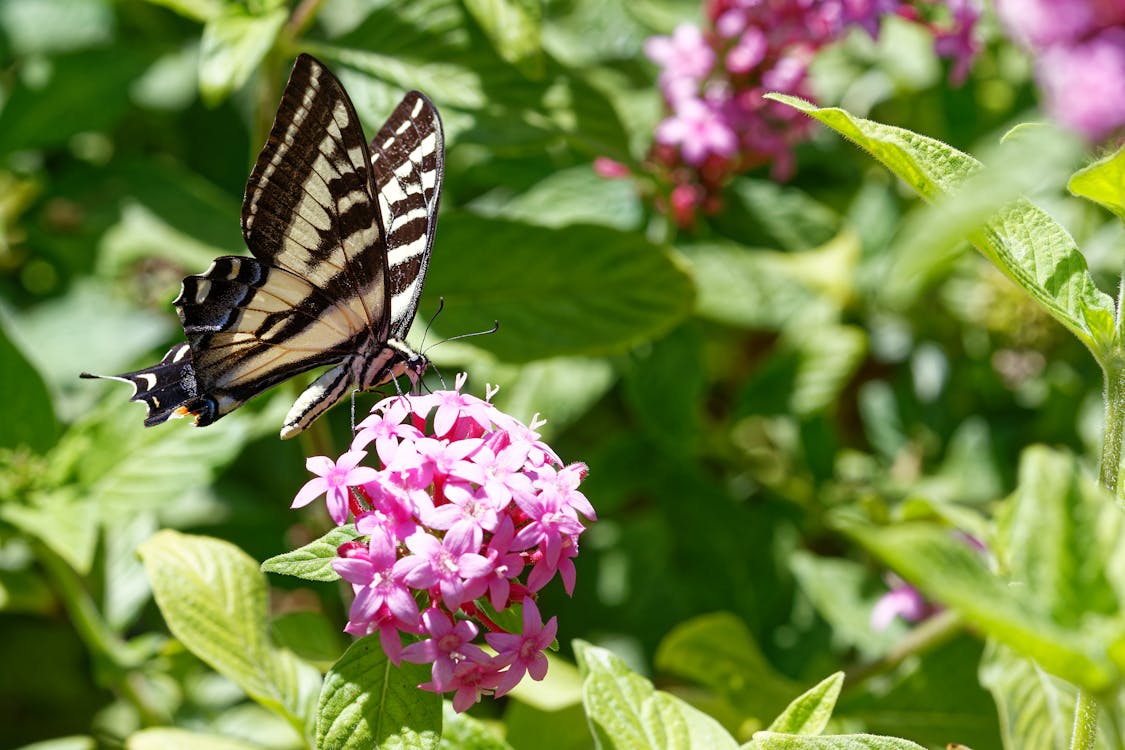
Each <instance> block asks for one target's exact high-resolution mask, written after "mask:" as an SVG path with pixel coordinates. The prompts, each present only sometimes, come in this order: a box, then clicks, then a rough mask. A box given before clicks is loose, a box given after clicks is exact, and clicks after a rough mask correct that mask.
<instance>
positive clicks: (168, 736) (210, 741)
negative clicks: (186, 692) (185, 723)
mask: <svg viewBox="0 0 1125 750" xmlns="http://www.w3.org/2000/svg"><path fill="white" fill-rule="evenodd" d="M258 748H260V746H259V745H253V744H250V743H249V742H243V741H241V740H236V739H234V738H231V737H223V736H220V735H217V734H201V733H199V732H189V731H188V730H186V729H176V728H173V727H155V728H153V729H142V730H141V731H139V732H134V733H133V734H131V735H129V737H128V739H126V740H125V750H258Z"/></svg>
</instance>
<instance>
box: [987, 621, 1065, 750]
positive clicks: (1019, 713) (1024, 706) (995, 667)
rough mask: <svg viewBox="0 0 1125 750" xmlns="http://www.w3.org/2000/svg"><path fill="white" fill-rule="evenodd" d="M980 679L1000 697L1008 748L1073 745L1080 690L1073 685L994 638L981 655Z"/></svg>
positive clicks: (998, 704)
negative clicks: (1075, 712)
mask: <svg viewBox="0 0 1125 750" xmlns="http://www.w3.org/2000/svg"><path fill="white" fill-rule="evenodd" d="M980 681H981V684H982V685H984V686H985V687H986V688H988V690H989V691H990V692H991V693H992V697H993V698H994V699H995V701H996V708H997V710H998V713H999V715H1000V719H1001V725H1000V731H1001V733H1002V739H1003V740H1004V747H1011V748H1017V747H1018V748H1020V750H1054V748H1059V747H1066V746H1067V745H1068V743H1069V741H1070V732H1071V727H1072V724H1073V723H1074V702H1075V695H1076V693H1077V689H1076V688H1075V687H1074V686H1073V685H1070V684H1068V683H1067V682H1065V681H1064V680H1061V679H1059V678H1058V677H1052V676H1051V675H1050V674H1048V673H1047V672H1045V671H1044V670H1043V669H1042V668H1041V667H1039V665H1037V664H1036V663H1035V662H1034V661H1032V660H1031V659H1028V658H1025V657H1022V656H1020V655H1019V654H1017V653H1016V652H1015V651H1013V650H1012V649H1010V648H1008V647H1006V646H1003V645H1001V644H1000V643H998V642H996V641H995V640H993V639H989V641H988V646H987V647H986V649H985V652H984V657H983V658H982V659H981V664H980Z"/></svg>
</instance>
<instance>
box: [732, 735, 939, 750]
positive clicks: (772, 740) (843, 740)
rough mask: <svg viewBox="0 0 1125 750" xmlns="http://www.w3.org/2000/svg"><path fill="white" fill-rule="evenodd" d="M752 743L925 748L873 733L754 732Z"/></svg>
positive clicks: (765, 747) (811, 748)
mask: <svg viewBox="0 0 1125 750" xmlns="http://www.w3.org/2000/svg"><path fill="white" fill-rule="evenodd" d="M754 745H755V746H756V747H757V748H758V749H759V750H925V748H923V747H922V746H921V745H918V744H915V743H913V742H911V741H910V740H902V739H899V738H897V737H880V736H878V735H874V734H833V735H824V736H822V737H802V736H800V735H795V734H775V733H773V732H756V733H755V734H754Z"/></svg>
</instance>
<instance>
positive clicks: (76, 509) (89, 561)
mask: <svg viewBox="0 0 1125 750" xmlns="http://www.w3.org/2000/svg"><path fill="white" fill-rule="evenodd" d="M75 492H76V490H75V488H73V487H71V488H63V489H59V490H56V491H53V492H44V493H39V494H37V495H35V496H33V498H32V501H31V502H30V503H29V504H26V505H22V504H17V503H3V504H0V518H3V519H4V520H5V521H7V522H8V523H10V524H12V525H13V526H16V527H17V528H19V529H21V530H22V531H23V532H25V533H27V534H30V535H31V536H33V537H35V538H36V539H38V540H39V541H41V542H43V543H44V544H45V545H47V546H48V547H49V548H50V549H51V550H52V551H53V552H54V553H55V554H57V555H58V556H59V557H61V558H62V559H63V560H65V561H66V562H67V564H68V565H70V567H72V568H74V570H75V571H76V572H78V573H79V574H80V575H86V574H87V573H89V572H90V570H91V568H92V567H93V564H94V552H95V551H96V550H97V543H98V529H99V523H100V521H101V514H100V513H99V512H98V506H97V504H96V503H94V502H91V500H90V499H89V498H79V497H76V494H75Z"/></svg>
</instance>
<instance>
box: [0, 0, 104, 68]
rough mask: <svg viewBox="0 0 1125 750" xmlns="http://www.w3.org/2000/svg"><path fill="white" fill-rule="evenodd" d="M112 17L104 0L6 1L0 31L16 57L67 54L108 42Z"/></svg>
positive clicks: (0, 9)
mask: <svg viewBox="0 0 1125 750" xmlns="http://www.w3.org/2000/svg"><path fill="white" fill-rule="evenodd" d="M113 15H114V14H113V10H112V7H111V5H110V3H109V2H107V0H6V2H3V3H0V29H3V32H4V36H6V37H7V39H8V43H9V44H10V45H11V51H12V52H13V53H14V54H15V55H16V56H17V57H23V56H25V55H36V54H40V55H41V54H50V53H53V52H67V51H70V50H76V49H81V48H84V47H94V46H101V45H104V44H106V43H107V42H110V41H111V40H112V39H113V33H114V28H113V27H114V17H113Z"/></svg>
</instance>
